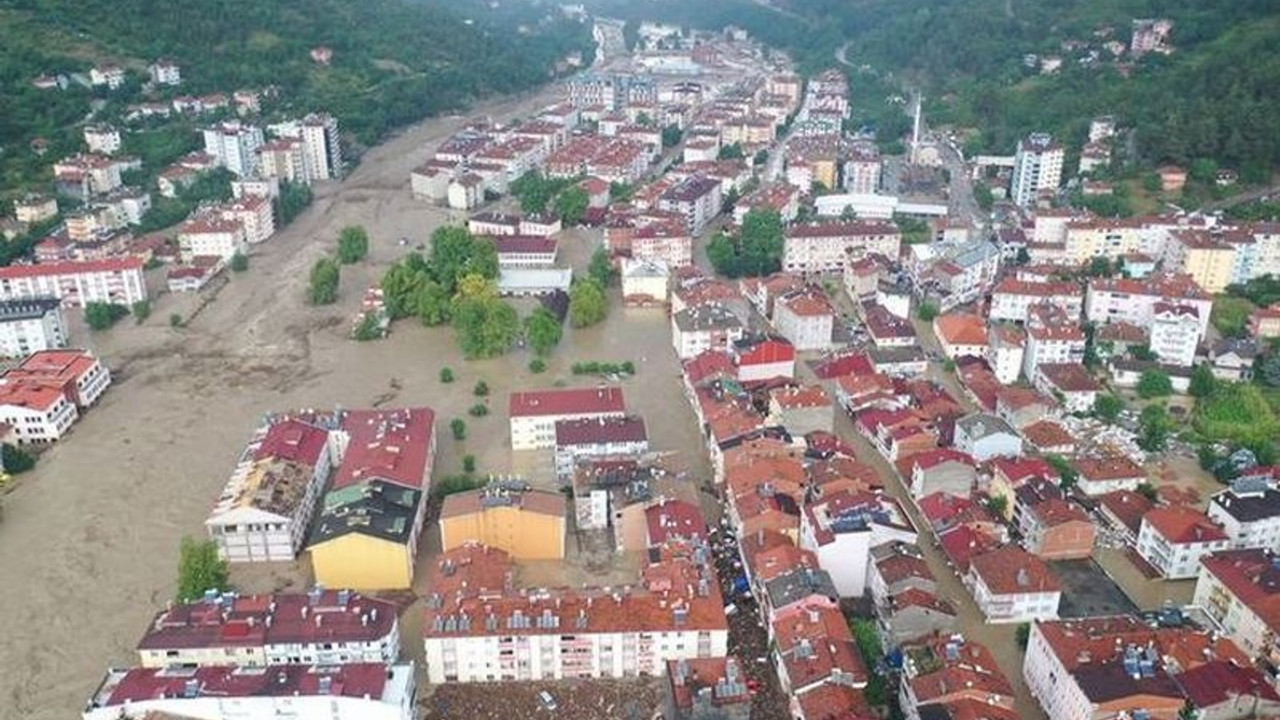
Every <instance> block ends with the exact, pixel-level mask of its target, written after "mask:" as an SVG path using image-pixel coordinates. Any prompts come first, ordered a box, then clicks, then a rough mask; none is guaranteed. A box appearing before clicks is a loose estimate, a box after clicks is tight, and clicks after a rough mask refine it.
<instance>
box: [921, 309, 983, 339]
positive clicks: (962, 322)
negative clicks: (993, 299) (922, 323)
mask: <svg viewBox="0 0 1280 720" xmlns="http://www.w3.org/2000/svg"><path fill="white" fill-rule="evenodd" d="M933 328H934V332H936V333H937V335H938V339H939V340H941V341H943V342H945V343H947V344H948V345H982V346H985V345H986V344H987V323H986V321H985V320H984V319H983V318H982V316H980V315H974V314H972V313H949V314H946V315H940V316H938V317H937V318H936V319H935V320H934V321H933Z"/></svg>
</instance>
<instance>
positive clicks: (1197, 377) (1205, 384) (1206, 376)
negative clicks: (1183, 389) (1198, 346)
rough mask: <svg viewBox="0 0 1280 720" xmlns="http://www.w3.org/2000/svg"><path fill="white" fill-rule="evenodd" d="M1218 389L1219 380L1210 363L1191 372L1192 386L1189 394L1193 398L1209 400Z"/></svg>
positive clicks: (1201, 365)
mask: <svg viewBox="0 0 1280 720" xmlns="http://www.w3.org/2000/svg"><path fill="white" fill-rule="evenodd" d="M1217 389H1218V379H1217V378H1216V377H1214V376H1213V369H1212V368H1211V367H1209V364H1208V363H1200V364H1199V365H1196V366H1195V368H1194V369H1192V371H1191V385H1190V386H1189V387H1188V388H1187V392H1188V393H1189V394H1190V395H1191V396H1192V397H1198V398H1207V397H1209V396H1210V395H1212V394H1213V393H1214V391H1215V390H1217Z"/></svg>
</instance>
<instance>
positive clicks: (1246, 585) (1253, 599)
mask: <svg viewBox="0 0 1280 720" xmlns="http://www.w3.org/2000/svg"><path fill="white" fill-rule="evenodd" d="M1200 564H1201V565H1202V566H1203V568H1204V572H1206V573H1208V574H1210V575H1212V576H1214V577H1216V578H1217V579H1218V582H1220V583H1221V584H1222V585H1223V586H1224V587H1226V588H1227V590H1228V591H1230V592H1231V594H1232V595H1235V596H1236V599H1237V600H1239V601H1240V603H1241V604H1242V605H1244V606H1245V607H1247V608H1249V609H1250V610H1252V611H1253V614H1254V615H1257V616H1258V618H1259V619H1260V620H1262V622H1263V623H1264V624H1266V626H1267V627H1268V628H1270V629H1271V630H1272V632H1275V631H1278V630H1280V567H1277V557H1276V555H1275V554H1274V553H1271V552H1268V551H1267V550H1263V549H1260V548H1258V549H1250V550H1224V551H1221V552H1216V553H1213V554H1212V555H1209V556H1207V557H1205V558H1203V559H1201V561H1200Z"/></svg>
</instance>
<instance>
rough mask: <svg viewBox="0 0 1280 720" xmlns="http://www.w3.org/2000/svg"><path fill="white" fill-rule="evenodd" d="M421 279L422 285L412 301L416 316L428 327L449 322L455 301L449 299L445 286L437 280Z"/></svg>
mask: <svg viewBox="0 0 1280 720" xmlns="http://www.w3.org/2000/svg"><path fill="white" fill-rule="evenodd" d="M421 277H422V279H421V284H420V285H419V286H418V289H417V292H416V293H415V294H414V296H413V301H412V302H413V309H414V314H416V315H417V316H418V319H419V320H420V321H422V324H423V325H426V326H427V327H433V326H436V325H443V324H444V323H447V322H449V318H450V316H451V313H452V310H453V299H452V298H450V297H449V293H448V292H446V291H445V289H444V286H443V285H441V284H440V283H438V282H436V281H435V280H427V279H426V278H425V276H421Z"/></svg>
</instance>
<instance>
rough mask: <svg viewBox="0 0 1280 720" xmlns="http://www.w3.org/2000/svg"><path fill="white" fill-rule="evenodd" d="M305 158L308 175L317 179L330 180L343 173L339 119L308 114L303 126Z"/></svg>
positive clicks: (325, 115)
mask: <svg viewBox="0 0 1280 720" xmlns="http://www.w3.org/2000/svg"><path fill="white" fill-rule="evenodd" d="M300 129H301V138H302V146H303V158H304V160H305V164H306V166H307V168H308V175H309V176H310V177H311V178H312V179H315V180H329V179H332V178H336V177H340V176H341V175H342V143H341V140H340V139H339V135H338V120H337V119H336V118H334V117H333V116H332V115H327V114H318V115H308V116H307V117H305V118H303V120H302V123H301V126H300Z"/></svg>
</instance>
